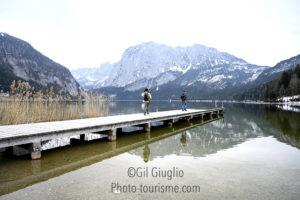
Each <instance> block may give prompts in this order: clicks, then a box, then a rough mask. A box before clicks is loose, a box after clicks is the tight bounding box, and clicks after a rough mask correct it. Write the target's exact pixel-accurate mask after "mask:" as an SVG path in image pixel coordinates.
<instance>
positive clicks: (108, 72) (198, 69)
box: [72, 42, 266, 91]
mask: <svg viewBox="0 0 300 200" xmlns="http://www.w3.org/2000/svg"><path fill="white" fill-rule="evenodd" d="M265 69H266V67H262V66H257V65H252V64H249V63H247V62H246V61H244V60H242V59H240V58H237V57H235V56H233V55H230V54H228V53H225V52H220V51H218V50H217V49H215V48H209V47H206V46H203V45H200V44H195V45H193V46H189V47H175V48H173V47H170V46H167V45H163V44H156V43H154V42H148V43H142V44H140V45H136V46H133V47H130V48H128V49H126V50H125V52H124V53H123V55H122V58H121V60H120V61H119V62H117V63H115V64H105V65H103V66H101V67H100V68H98V69H87V70H85V69H80V70H76V71H72V73H73V74H74V76H75V78H76V79H77V80H78V82H79V83H81V85H82V86H85V87H87V86H88V87H89V88H94V89H95V88H105V87H116V88H123V90H124V91H136V90H139V89H141V88H144V87H149V88H155V89H156V90H159V88H160V87H161V86H165V85H167V84H171V83H172V85H176V86H179V87H189V86H199V84H202V85H205V87H208V88H211V89H216V90H222V89H225V88H230V87H237V86H241V85H243V84H247V83H249V82H251V81H254V80H255V79H256V78H257V77H258V76H259V75H260V74H261V73H262V72H263V71H264V70H265Z"/></svg>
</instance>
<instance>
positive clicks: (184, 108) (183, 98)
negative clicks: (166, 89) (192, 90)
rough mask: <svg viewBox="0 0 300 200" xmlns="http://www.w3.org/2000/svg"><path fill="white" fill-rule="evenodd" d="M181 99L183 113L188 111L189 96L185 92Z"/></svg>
mask: <svg viewBox="0 0 300 200" xmlns="http://www.w3.org/2000/svg"><path fill="white" fill-rule="evenodd" d="M180 99H181V110H182V111H187V110H186V109H187V103H186V102H187V95H186V91H185V90H184V91H183V92H182V94H181V96H180Z"/></svg>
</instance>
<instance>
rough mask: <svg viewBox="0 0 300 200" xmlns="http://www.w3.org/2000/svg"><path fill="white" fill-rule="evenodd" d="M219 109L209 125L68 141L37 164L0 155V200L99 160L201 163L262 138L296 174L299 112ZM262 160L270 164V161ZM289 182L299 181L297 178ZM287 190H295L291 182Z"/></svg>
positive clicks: (155, 107) (114, 110) (169, 105)
mask: <svg viewBox="0 0 300 200" xmlns="http://www.w3.org/2000/svg"><path fill="white" fill-rule="evenodd" d="M179 106H180V104H179V102H167V101H164V102H153V104H152V105H151V111H152V112H155V111H161V110H169V109H176V108H178V107H179ZM214 106H215V105H214V103H213V104H211V103H190V104H189V107H192V108H205V107H214ZM224 107H225V115H224V118H220V119H216V120H215V121H213V122H210V123H205V124H203V122H201V121H197V120H196V121H195V120H194V121H193V122H192V124H188V123H187V122H179V123H177V124H176V125H175V126H173V127H172V128H170V127H157V128H154V129H152V130H151V133H150V134H141V133H140V132H127V133H122V134H120V135H118V139H117V141H116V142H106V140H105V138H102V139H97V140H92V141H89V142H86V143H84V144H83V143H80V142H72V144H71V146H64V147H60V148H55V149H50V150H47V151H43V152H42V159H41V160H33V161H31V160H28V158H27V157H26V156H23V157H22V156H21V157H11V156H6V155H5V154H4V153H0V154H1V156H0V171H1V175H0V195H3V194H9V193H11V192H14V191H17V190H19V189H22V188H25V187H27V186H30V185H33V184H37V183H40V182H45V181H47V180H49V179H52V178H53V177H57V176H62V177H63V176H64V174H66V173H69V172H71V171H77V170H78V169H80V168H82V167H88V166H90V165H93V164H99V165H101V163H102V162H103V160H108V161H111V162H113V163H114V161H113V160H114V157H115V156H116V155H121V156H122V155H128V157H130V156H129V155H132V156H137V158H139V159H140V160H141V161H142V162H143V163H145V164H149V163H153V162H154V163H156V162H157V160H158V159H163V160H164V159H165V160H166V161H167V160H168V159H169V156H170V155H173V156H175V158H174V159H175V160H176V159H177V158H178V160H180V159H181V157H182V156H184V157H186V158H191V159H197V158H204V159H205V158H208V157H209V156H211V155H219V154H220V153H222V152H226V151H227V150H230V149H235V148H240V147H239V146H240V145H241V144H246V143H247V141H252V142H255V141H259V140H255V139H259V138H266V140H267V141H269V142H270V147H269V148H271V149H274V150H277V149H276V148H277V146H278V145H280V144H281V143H282V144H285V145H288V146H290V147H289V148H288V150H285V152H284V154H283V155H282V156H283V157H284V158H285V159H288V160H289V159H290V158H289V156H290V154H291V155H297V157H294V158H293V160H294V161H293V162H286V163H281V164H280V165H283V167H284V168H295V169H297V170H299V169H300V166H299V165H300V154H298V153H300V150H299V149H300V136H299V135H300V123H299V121H300V114H299V113H295V112H289V111H282V110H279V109H278V108H276V107H275V106H268V105H249V104H224ZM140 110H141V109H140V102H124V101H119V102H111V104H110V105H109V106H108V115H115V114H121V113H135V112H140ZM273 139H275V140H273ZM257 143H258V144H259V142H257ZM258 144H257V145H258ZM242 150H243V149H242ZM289 151H290V153H289ZM295 152H296V154H295ZM297 152H298V153H297ZM124 153H125V154H124ZM254 154H255V156H257V157H259V156H260V155H262V152H260V150H259V149H258V150H257V151H254ZM298 155H299V157H298ZM265 160H266V162H268V160H269V162H270V163H272V162H274V160H272V159H271V158H265ZM296 161H299V162H298V163H299V165H298V164H295V162H296ZM190 162H191V163H192V161H190ZM115 164H117V163H115ZM291 166H292V167H291ZM187 172H190V173H195V175H199V174H198V172H192V171H189V170H188V169H187ZM254 175H255V173H254ZM257 175H258V174H257ZM279 175H280V174H279ZM199 176H200V175H199ZM104 178H105V177H104ZM106 178H108V177H106ZM255 178H256V177H254V179H255ZM186 181H187V182H189V180H186ZM223 181H225V182H226V180H223ZM295 181H298V182H300V181H299V178H298V179H296V180H295ZM291 186H295V185H293V183H291ZM295 187H296V188H297V186H295ZM20 191H22V190H20ZM12 194H13V193H12ZM296 194H297V193H296Z"/></svg>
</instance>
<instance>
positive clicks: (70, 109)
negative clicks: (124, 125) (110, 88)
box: [0, 101, 108, 125]
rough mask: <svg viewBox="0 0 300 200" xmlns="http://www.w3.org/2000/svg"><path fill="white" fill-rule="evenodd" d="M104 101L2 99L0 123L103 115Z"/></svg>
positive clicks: (104, 113)
mask: <svg viewBox="0 0 300 200" xmlns="http://www.w3.org/2000/svg"><path fill="white" fill-rule="evenodd" d="M107 114H108V106H107V105H106V104H105V102H99V101H98V102H97V101H95V102H85V103H80V102H77V103H74V102H71V103H70V102H58V101H53V102H43V101H33V102H32V101H6V102H5V101H3V102H0V125H8V124H24V123H34V122H46V121H60V120H70V119H82V118H90V117H99V116H105V115H107Z"/></svg>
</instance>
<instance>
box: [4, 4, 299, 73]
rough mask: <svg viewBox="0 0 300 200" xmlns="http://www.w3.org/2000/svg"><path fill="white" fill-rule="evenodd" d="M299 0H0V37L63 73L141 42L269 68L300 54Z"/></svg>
mask: <svg viewBox="0 0 300 200" xmlns="http://www.w3.org/2000/svg"><path fill="white" fill-rule="evenodd" d="M299 9H300V1H299V0H106V1H102V0H94V1H92V0H0V32H6V33H8V34H10V35H13V36H15V37H18V38H21V39H23V40H25V41H27V42H29V43H30V44H31V45H32V46H33V47H34V48H36V49H37V50H39V51H40V52H42V53H43V54H45V55H46V56H48V57H50V58H51V59H53V60H54V61H56V62H59V63H61V64H63V65H64V66H66V67H68V68H73V69H74V68H85V67H98V66H100V64H102V63H104V62H112V63H113V62H116V61H118V60H119V59H120V58H121V55H122V53H123V51H124V50H125V49H126V48H128V47H130V46H132V45H136V44H139V43H142V42H148V41H154V42H157V43H162V44H166V45H170V46H174V47H175V46H189V45H193V44H194V43H199V44H203V45H206V46H209V47H215V48H217V49H219V50H221V51H226V52H228V53H231V54H233V55H235V56H237V57H240V58H243V59H245V60H246V61H248V62H250V63H253V64H258V65H268V66H273V65H275V64H276V63H277V62H279V61H281V60H283V59H287V58H290V57H292V56H295V55H297V54H300V11H299Z"/></svg>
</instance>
